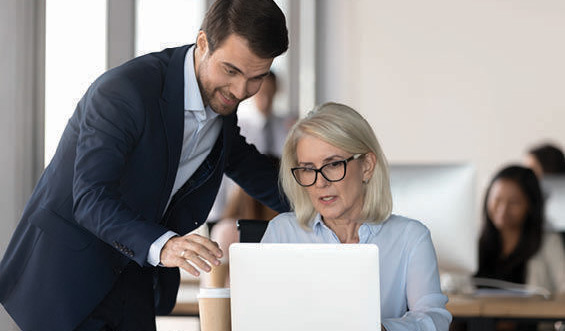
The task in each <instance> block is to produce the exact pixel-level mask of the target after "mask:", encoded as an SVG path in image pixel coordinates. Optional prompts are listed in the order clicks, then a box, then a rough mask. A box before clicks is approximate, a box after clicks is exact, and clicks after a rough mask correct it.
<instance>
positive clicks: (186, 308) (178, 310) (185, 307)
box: [171, 302, 198, 316]
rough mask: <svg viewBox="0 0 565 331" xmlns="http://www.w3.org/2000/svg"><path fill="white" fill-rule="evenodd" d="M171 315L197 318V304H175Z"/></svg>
mask: <svg viewBox="0 0 565 331" xmlns="http://www.w3.org/2000/svg"><path fill="white" fill-rule="evenodd" d="M171 315H177V316H198V302H177V304H176V305H175V308H173V311H172V312H171Z"/></svg>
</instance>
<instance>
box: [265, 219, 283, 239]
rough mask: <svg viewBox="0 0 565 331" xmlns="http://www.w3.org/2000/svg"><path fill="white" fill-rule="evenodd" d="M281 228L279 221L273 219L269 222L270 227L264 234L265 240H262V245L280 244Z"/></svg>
mask: <svg viewBox="0 0 565 331" xmlns="http://www.w3.org/2000/svg"><path fill="white" fill-rule="evenodd" d="M279 228H280V227H279V226H278V222H277V219H276V218H275V219H273V220H271V221H269V225H268V226H267V230H265V234H263V238H262V239H261V243H267V244H268V243H280V242H281V238H280V229H279Z"/></svg>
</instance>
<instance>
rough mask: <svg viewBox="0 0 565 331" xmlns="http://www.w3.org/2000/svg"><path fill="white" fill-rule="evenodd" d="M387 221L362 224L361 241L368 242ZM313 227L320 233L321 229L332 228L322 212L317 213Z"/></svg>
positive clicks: (360, 229)
mask: <svg viewBox="0 0 565 331" xmlns="http://www.w3.org/2000/svg"><path fill="white" fill-rule="evenodd" d="M385 222H386V220H385V221H383V222H381V223H379V224H375V223H368V222H364V223H363V224H361V227H360V228H359V243H361V244H363V243H366V242H367V241H368V239H369V238H370V237H372V236H374V235H376V234H377V233H378V232H379V230H380V229H381V228H382V226H383V223H385ZM312 229H313V230H314V232H315V233H317V234H319V233H320V231H323V229H327V230H328V231H331V229H330V228H329V227H328V226H327V225H326V224H325V223H324V222H323V221H322V215H320V213H317V214H316V216H314V219H313V220H312Z"/></svg>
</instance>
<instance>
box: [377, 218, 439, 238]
mask: <svg viewBox="0 0 565 331" xmlns="http://www.w3.org/2000/svg"><path fill="white" fill-rule="evenodd" d="M384 224H386V226H387V227H389V228H392V229H394V230H397V231H403V232H408V233H413V234H423V233H428V232H429V230H428V227H427V226H425V225H424V224H423V223H422V222H420V221H418V220H415V219H412V218H408V217H405V216H401V215H396V214H392V215H390V216H389V217H388V218H387V219H386V221H384Z"/></svg>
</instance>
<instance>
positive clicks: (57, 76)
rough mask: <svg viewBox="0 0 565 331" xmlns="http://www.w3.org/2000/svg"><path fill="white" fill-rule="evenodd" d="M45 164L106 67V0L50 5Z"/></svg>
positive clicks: (70, 0)
mask: <svg viewBox="0 0 565 331" xmlns="http://www.w3.org/2000/svg"><path fill="white" fill-rule="evenodd" d="M45 48H46V49H45V57H46V58H45V165H47V164H48V163H49V162H50V161H51V158H52V156H53V154H54V153H55V150H56V148H57V144H58V143H59V139H60V138H61V134H62V133H63V130H64V129H65V126H66V124H67V121H68V119H69V117H70V116H71V115H72V113H73V112H74V110H75V107H76V104H77V103H78V101H79V100H80V98H81V97H82V95H83V94H84V92H85V91H86V89H87V88H88V86H89V85H90V84H91V83H92V82H93V81H94V80H95V79H96V77H98V76H99V75H100V74H102V72H104V70H105V68H106V1H100V0H81V1H76V0H53V1H47V2H46V41H45Z"/></svg>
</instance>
